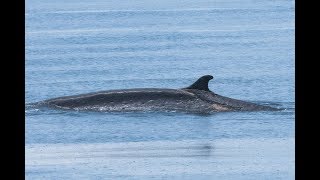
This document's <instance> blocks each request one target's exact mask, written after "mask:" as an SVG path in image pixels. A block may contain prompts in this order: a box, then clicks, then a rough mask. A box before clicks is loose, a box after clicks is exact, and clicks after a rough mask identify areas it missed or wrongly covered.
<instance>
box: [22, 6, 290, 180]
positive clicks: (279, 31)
mask: <svg viewBox="0 0 320 180" xmlns="http://www.w3.org/2000/svg"><path fill="white" fill-rule="evenodd" d="M294 9H295V4H294V1H292V0H259V1H255V0H212V1H210V0H197V1H191V0H185V1H183V0H162V1H148V0H122V1H115V0H108V1H104V0H91V1H89V0H87V1H85V0H77V1H76V0H57V1H49V0H27V1H26V50H25V52H26V62H25V64H26V103H32V102H37V101H41V100H45V99H49V98H54V97H59V96H66V95H75V94H80V93H88V92H95V91H101V90H111V89H125V88H143V87H152V88H182V87H186V86H189V85H190V84H192V83H193V82H194V81H195V80H197V78H199V77H200V76H202V75H206V74H211V75H213V76H214V79H213V80H212V81H210V84H209V88H210V89H211V90H212V91H214V92H215V93H218V94H220V95H224V96H227V97H232V98H236V99H241V100H246V101H252V102H257V103H262V104H270V105H273V106H277V107H282V108H284V109H285V110H283V111H277V112H228V113H216V114H212V115H194V114H184V113H160V112H154V113H152V112H148V113H147V112H139V113H103V112H76V111H62V110H52V109H37V108H30V107H29V108H28V106H27V109H26V125H25V126H26V134H25V135H26V146H25V149H26V164H25V167H26V173H25V176H26V179H32V180H33V179H294V175H295V172H294V171H295V168H294V165H295V159H294V155H295V151H294V146H295V142H294V138H295V132H294V130H295V99H294V95H295V94H294V88H295V87H294V69H295V67H294V61H295V60H294V33H295V28H294V24H295V22H294Z"/></svg>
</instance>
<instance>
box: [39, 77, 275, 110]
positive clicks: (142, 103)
mask: <svg viewBox="0 0 320 180" xmlns="http://www.w3.org/2000/svg"><path fill="white" fill-rule="evenodd" d="M212 78H213V77H212V76H210V75H206V76H203V77H201V78H199V79H198V80H197V81H196V82H195V83H194V84H192V85H191V86H189V87H187V88H183V89H160V88H140V89H120V90H109V91H100V92H95V93H88V94H81V95H75V96H66V97H59V98H54V99H49V100H45V101H42V102H40V103H41V104H45V105H49V106H51V107H56V108H63V109H74V110H89V111H110V112H117V111H118V112H119V111H120V112H125V111H179V112H191V113H210V112H220V111H265V110H277V109H275V108H272V107H267V106H262V105H257V104H254V103H249V102H244V101H240V100H236V99H231V98H227V97H224V96H220V95H218V94H215V93H213V92H212V91H210V90H209V89H208V83H209V80H211V79H212Z"/></svg>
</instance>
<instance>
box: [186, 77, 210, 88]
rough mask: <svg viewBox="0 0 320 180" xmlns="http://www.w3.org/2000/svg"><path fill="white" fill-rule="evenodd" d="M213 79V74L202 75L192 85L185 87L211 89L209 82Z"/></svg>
mask: <svg viewBox="0 0 320 180" xmlns="http://www.w3.org/2000/svg"><path fill="white" fill-rule="evenodd" d="M211 79H213V76H211V75H205V76H202V77H200V78H199V79H198V80H197V81H196V82H194V83H193V84H192V85H191V86H189V87H186V88H183V89H198V90H204V91H210V90H209V88H208V84H209V81H210V80H211Z"/></svg>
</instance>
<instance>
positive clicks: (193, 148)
mask: <svg viewBox="0 0 320 180" xmlns="http://www.w3.org/2000/svg"><path fill="white" fill-rule="evenodd" d="M212 151H213V146H212V144H210V143H191V144H184V145H176V146H174V145H173V144H169V145H168V146H163V144H161V145H160V146H156V145H154V146H148V147H126V148H111V149H108V150H107V151H105V154H104V157H108V158H110V157H111V158H148V157H150V158H167V157H176V158H179V157H181V158H187V157H191V158H192V157H194V158H196V157H210V156H211V155H212Z"/></svg>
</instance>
